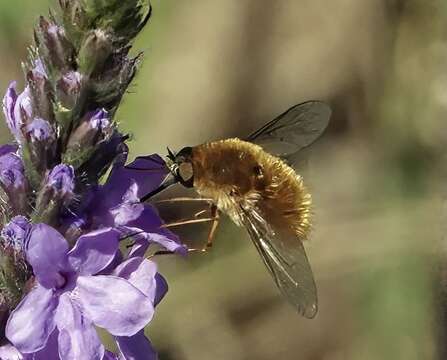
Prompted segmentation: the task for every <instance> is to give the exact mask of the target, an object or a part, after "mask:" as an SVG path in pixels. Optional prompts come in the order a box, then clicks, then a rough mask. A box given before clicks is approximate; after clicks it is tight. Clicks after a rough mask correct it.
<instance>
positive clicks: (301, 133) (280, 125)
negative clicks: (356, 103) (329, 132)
mask: <svg viewBox="0 0 447 360" xmlns="http://www.w3.org/2000/svg"><path fill="white" fill-rule="evenodd" d="M330 116H331V109H330V107H329V106H328V105H327V104H325V103H324V102H321V101H307V102H304V103H302V104H298V105H295V106H293V107H291V108H290V109H289V110H287V111H286V112H284V113H282V114H281V115H279V116H278V117H276V118H275V119H273V120H272V121H270V122H269V123H267V124H266V125H264V126H263V127H262V128H260V129H259V130H257V131H255V132H254V133H252V134H251V135H250V136H249V137H248V138H247V139H246V140H247V141H250V142H253V143H255V144H258V145H260V146H262V147H263V148H264V149H265V150H266V151H267V152H269V153H271V154H273V155H277V156H280V157H287V156H289V155H291V154H294V153H296V152H297V151H299V150H301V149H302V148H305V147H306V146H309V145H310V144H312V143H313V142H314V141H315V140H317V139H318V137H319V136H320V135H321V134H322V133H323V131H324V130H325V129H326V127H327V125H328V124H329V118H330Z"/></svg>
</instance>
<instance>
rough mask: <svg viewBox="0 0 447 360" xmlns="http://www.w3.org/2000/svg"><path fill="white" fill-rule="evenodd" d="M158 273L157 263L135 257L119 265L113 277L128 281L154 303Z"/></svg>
mask: <svg viewBox="0 0 447 360" xmlns="http://www.w3.org/2000/svg"><path fill="white" fill-rule="evenodd" d="M156 273H157V264H156V263H154V262H153V261H149V260H147V259H145V258H142V257H134V258H131V259H128V260H126V261H125V262H123V263H122V264H121V265H119V266H118V267H117V268H116V269H115V271H114V272H113V273H112V275H115V276H119V277H121V278H123V279H126V280H127V281H129V282H130V283H131V284H132V285H133V286H135V287H136V288H137V289H138V290H140V291H141V292H142V293H143V294H144V295H146V296H148V297H149V298H150V299H151V301H152V302H154V299H155V288H156V285H157V284H156V281H155V274H156Z"/></svg>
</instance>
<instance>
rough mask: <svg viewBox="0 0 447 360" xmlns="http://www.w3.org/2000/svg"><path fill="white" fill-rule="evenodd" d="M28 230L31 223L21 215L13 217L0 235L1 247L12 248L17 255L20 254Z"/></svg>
mask: <svg viewBox="0 0 447 360" xmlns="http://www.w3.org/2000/svg"><path fill="white" fill-rule="evenodd" d="M30 229H31V223H30V221H29V220H28V219H27V218H26V217H24V216H22V215H18V216H15V217H13V218H12V220H11V221H10V222H9V223H8V224H6V225H5V227H4V228H3V229H2V231H1V233H0V235H1V237H2V238H3V245H4V246H7V247H11V248H13V249H14V251H16V252H18V253H20V252H22V250H24V247H25V246H24V245H25V239H26V236H27V234H28V231H29V230H30Z"/></svg>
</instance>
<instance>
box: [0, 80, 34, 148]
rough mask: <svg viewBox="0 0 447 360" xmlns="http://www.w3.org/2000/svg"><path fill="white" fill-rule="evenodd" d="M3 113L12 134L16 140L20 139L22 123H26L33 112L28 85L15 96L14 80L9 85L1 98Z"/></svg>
mask: <svg viewBox="0 0 447 360" xmlns="http://www.w3.org/2000/svg"><path fill="white" fill-rule="evenodd" d="M3 113H4V115H5V119H6V123H7V124H8V127H9V129H10V131H11V133H12V135H13V136H14V137H15V139H16V141H20V139H21V137H22V136H21V128H22V125H23V124H26V123H27V122H28V121H29V119H31V117H32V114H33V102H32V99H31V92H30V89H29V87H28V86H27V87H26V88H25V90H23V92H22V93H21V94H20V95H18V96H17V92H16V82H15V81H14V82H12V83H11V84H10V85H9V87H8V90H7V91H6V94H5V96H4V98H3Z"/></svg>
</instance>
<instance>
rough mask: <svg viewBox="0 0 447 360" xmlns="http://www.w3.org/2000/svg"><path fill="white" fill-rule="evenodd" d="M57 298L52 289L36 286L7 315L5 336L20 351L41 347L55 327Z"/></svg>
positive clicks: (27, 351)
mask: <svg viewBox="0 0 447 360" xmlns="http://www.w3.org/2000/svg"><path fill="white" fill-rule="evenodd" d="M57 305H58V298H57V297H55V296H54V294H53V291H52V290H49V289H45V288H44V287H42V286H39V285H38V286H37V287H36V288H34V289H33V290H31V292H30V293H28V295H26V296H25V298H24V299H23V300H22V301H21V302H20V304H19V305H18V306H17V307H16V308H15V309H14V310H13V312H12V313H11V315H10V316H9V319H8V323H7V324H6V337H7V338H8V340H9V341H11V343H12V344H14V346H15V347H16V348H17V349H18V350H19V351H20V352H22V353H30V352H35V351H38V350H40V349H42V348H43V347H44V346H45V344H46V343H47V340H48V337H49V336H50V335H51V333H52V332H53V330H54V328H55V322H54V315H55V312H56V308H57Z"/></svg>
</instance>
